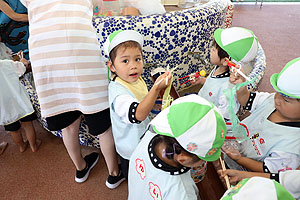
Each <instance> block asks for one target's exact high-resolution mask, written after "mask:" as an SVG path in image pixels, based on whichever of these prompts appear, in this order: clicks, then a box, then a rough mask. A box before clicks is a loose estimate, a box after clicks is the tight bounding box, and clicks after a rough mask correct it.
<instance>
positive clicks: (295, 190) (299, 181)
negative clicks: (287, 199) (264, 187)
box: [279, 170, 300, 199]
mask: <svg viewBox="0 0 300 200" xmlns="http://www.w3.org/2000/svg"><path fill="white" fill-rule="evenodd" d="M279 182H280V184H281V185H283V186H284V187H285V188H286V189H287V191H289V193H291V195H293V197H294V198H296V199H300V170H287V171H284V172H280V173H279Z"/></svg>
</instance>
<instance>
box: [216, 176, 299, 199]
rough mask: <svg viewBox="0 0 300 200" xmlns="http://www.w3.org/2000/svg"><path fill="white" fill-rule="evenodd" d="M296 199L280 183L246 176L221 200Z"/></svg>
mask: <svg viewBox="0 0 300 200" xmlns="http://www.w3.org/2000/svg"><path fill="white" fill-rule="evenodd" d="M266 199H270V200H271V199H272V200H273V199H274V200H295V199H294V198H293V196H292V195H291V194H290V193H289V192H288V191H287V190H286V189H285V188H284V187H283V186H282V185H280V184H279V183H277V182H276V181H274V180H270V179H267V178H262V177H253V178H246V179H244V180H242V181H241V182H239V183H238V184H237V185H236V186H234V187H231V188H230V189H229V190H227V191H226V192H225V194H224V195H223V197H222V198H221V200H266Z"/></svg>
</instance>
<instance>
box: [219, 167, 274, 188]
mask: <svg viewBox="0 0 300 200" xmlns="http://www.w3.org/2000/svg"><path fill="white" fill-rule="evenodd" d="M218 174H219V175H220V177H221V178H224V177H225V176H226V175H227V176H228V177H229V182H230V183H231V184H233V185H235V184H236V183H238V182H240V181H241V180H243V179H244V178H251V177H254V176H260V177H265V178H270V174H269V173H262V172H248V171H239V170H235V169H226V170H218Z"/></svg>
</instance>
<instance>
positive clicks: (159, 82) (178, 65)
mask: <svg viewBox="0 0 300 200" xmlns="http://www.w3.org/2000/svg"><path fill="white" fill-rule="evenodd" d="M178 66H179V65H178ZM178 66H176V67H174V68H173V69H171V71H170V73H172V72H173V71H174V70H175V69H177V67H178ZM167 71H169V65H167ZM165 79H166V85H168V77H167V76H166V77H165V78H162V79H160V80H159V81H158V82H157V83H156V84H155V85H159V84H160V83H161V82H162V81H163V80H165Z"/></svg>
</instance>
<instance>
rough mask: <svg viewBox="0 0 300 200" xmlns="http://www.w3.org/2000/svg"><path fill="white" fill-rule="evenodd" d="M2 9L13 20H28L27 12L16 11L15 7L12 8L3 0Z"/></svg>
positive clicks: (0, 2)
mask: <svg viewBox="0 0 300 200" xmlns="http://www.w3.org/2000/svg"><path fill="white" fill-rule="evenodd" d="M0 10H1V11H2V12H3V13H4V14H6V15H7V16H8V17H9V18H11V19H12V20H15V21H25V22H28V15H27V14H19V13H16V12H14V11H13V9H11V7H10V6H9V5H8V4H7V3H5V2H4V1H3V0H0Z"/></svg>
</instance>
